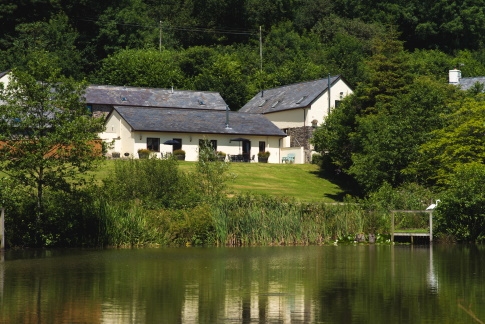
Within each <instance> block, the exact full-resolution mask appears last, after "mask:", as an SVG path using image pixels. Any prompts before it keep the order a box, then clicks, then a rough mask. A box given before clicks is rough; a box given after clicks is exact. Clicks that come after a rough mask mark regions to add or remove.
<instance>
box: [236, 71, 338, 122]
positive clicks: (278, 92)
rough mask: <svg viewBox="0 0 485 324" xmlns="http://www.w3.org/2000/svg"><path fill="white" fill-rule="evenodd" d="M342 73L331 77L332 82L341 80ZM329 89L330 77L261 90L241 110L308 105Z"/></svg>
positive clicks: (263, 110)
mask: <svg viewBox="0 0 485 324" xmlns="http://www.w3.org/2000/svg"><path fill="white" fill-rule="evenodd" d="M340 79H341V77H340V75H337V76H332V77H330V84H331V85H333V84H335V83H336V82H337V81H338V80H340ZM327 89H328V78H324V79H319V80H314V81H308V82H300V83H295V84H290V85H285V86H282V87H278V88H273V89H267V90H263V91H262V92H259V93H258V94H257V95H256V96H254V97H253V98H252V99H251V100H249V102H248V103H246V104H245V105H244V106H243V107H242V108H241V109H240V110H239V111H240V112H247V113H254V114H268V113H272V112H278V111H284V110H290V109H297V108H303V107H308V106H309V105H311V104H312V103H313V102H314V101H315V100H317V99H318V98H319V97H320V96H321V95H322V94H323V93H324V92H325V91H327Z"/></svg>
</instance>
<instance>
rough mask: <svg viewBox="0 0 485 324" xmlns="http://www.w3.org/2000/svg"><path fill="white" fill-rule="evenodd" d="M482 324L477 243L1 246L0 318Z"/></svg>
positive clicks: (481, 257)
mask: <svg viewBox="0 0 485 324" xmlns="http://www.w3.org/2000/svg"><path fill="white" fill-rule="evenodd" d="M481 321H482V322H481ZM483 321H485V248H484V247H483V246H472V245H471V246H467V245H434V246H431V247H430V246H410V245H337V246H334V245H326V246H305V247H303V246H295V247H293V246H292V247H247V248H216V247H211V248H194V247H191V248H153V249H151V248H150V249H148V248H147V249H106V250H80V249H79V250H78V249H69V250H23V251H5V252H0V323H483Z"/></svg>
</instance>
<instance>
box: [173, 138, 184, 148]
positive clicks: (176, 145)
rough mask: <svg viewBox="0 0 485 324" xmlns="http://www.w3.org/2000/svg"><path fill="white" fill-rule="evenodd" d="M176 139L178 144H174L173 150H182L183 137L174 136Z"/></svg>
mask: <svg viewBox="0 0 485 324" xmlns="http://www.w3.org/2000/svg"><path fill="white" fill-rule="evenodd" d="M173 140H174V141H177V142H178V144H174V145H173V150H174V151H175V150H181V149H182V139H181V138H174V139H173Z"/></svg>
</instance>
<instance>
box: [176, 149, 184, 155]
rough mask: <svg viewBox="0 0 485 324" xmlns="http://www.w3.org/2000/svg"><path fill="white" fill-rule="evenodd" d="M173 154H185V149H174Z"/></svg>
mask: <svg viewBox="0 0 485 324" xmlns="http://www.w3.org/2000/svg"><path fill="white" fill-rule="evenodd" d="M173 155H185V151H184V150H182V149H178V150H174V151H173Z"/></svg>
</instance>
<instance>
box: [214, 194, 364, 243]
mask: <svg viewBox="0 0 485 324" xmlns="http://www.w3.org/2000/svg"><path fill="white" fill-rule="evenodd" d="M365 215H366V213H365V212H364V210H363V209H362V208H361V207H360V206H359V205H355V204H343V205H329V204H323V203H300V202H298V201H295V200H288V199H281V198H275V197H270V196H256V195H240V196H236V197H234V198H232V199H226V200H224V201H223V202H221V203H220V204H219V205H218V206H216V207H215V208H214V209H213V214H212V216H213V222H214V228H215V236H216V242H217V244H220V245H230V246H238V245H260V244H262V245H275V244H277V245H282V244H322V243H324V242H328V241H331V240H335V239H338V238H342V237H344V236H348V235H351V234H355V233H361V232H363V231H364V230H365V228H364V227H365Z"/></svg>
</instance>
